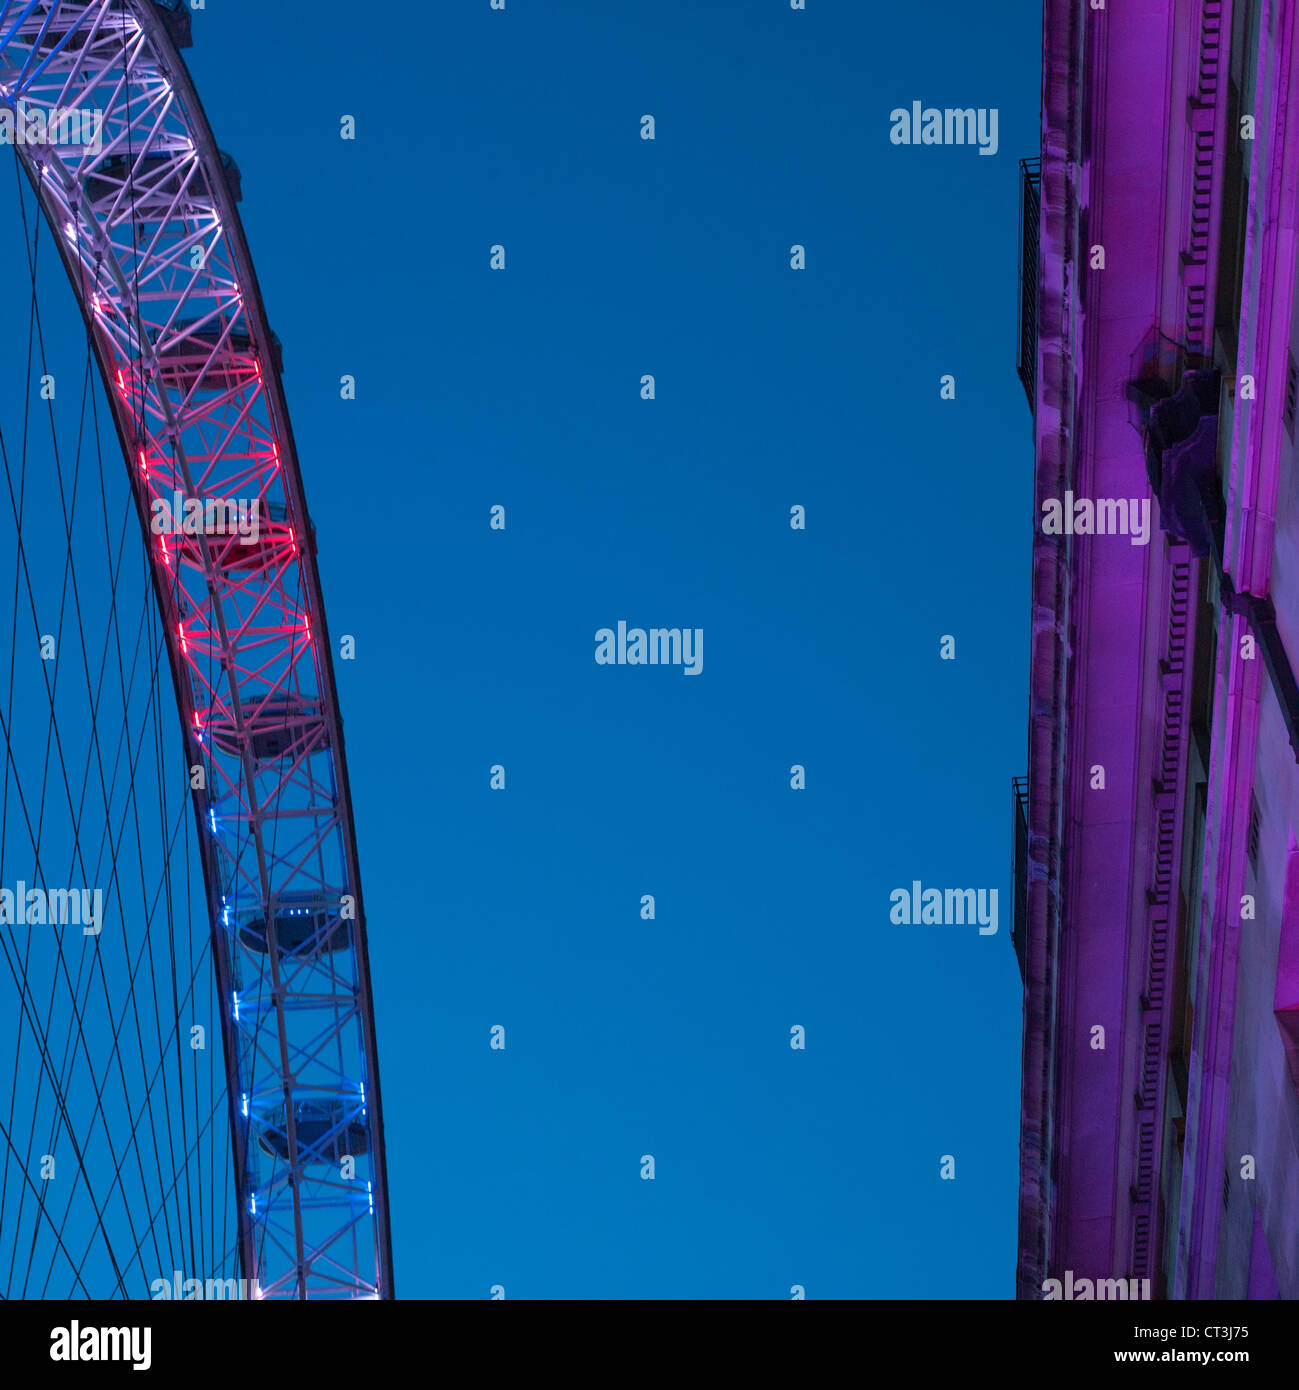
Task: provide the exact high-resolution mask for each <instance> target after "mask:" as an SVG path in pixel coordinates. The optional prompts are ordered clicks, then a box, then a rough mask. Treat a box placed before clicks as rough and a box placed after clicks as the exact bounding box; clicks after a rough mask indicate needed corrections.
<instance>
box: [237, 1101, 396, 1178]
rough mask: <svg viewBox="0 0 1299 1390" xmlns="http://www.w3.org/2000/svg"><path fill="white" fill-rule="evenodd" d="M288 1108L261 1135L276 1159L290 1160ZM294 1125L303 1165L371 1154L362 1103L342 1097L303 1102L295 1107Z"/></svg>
mask: <svg viewBox="0 0 1299 1390" xmlns="http://www.w3.org/2000/svg"><path fill="white" fill-rule="evenodd" d="M286 1115H287V1109H286V1107H285V1106H283V1105H281V1106H280V1109H279V1113H278V1115H277V1116H276V1117H275V1119H274V1121H273V1122H272V1124H271V1126H270V1127H268V1128H266V1129H263V1130H262V1131H261V1133H260V1134H258V1136H257V1142H258V1144H259V1145H260V1147H261V1149H262V1152H263V1153H267V1154H270V1156H271V1157H272V1158H282V1159H284V1160H285V1161H286V1162H287V1161H288V1157H289V1135H288V1126H287V1120H286ZM293 1126H294V1130H295V1132H296V1135H297V1140H298V1159H299V1161H300V1162H302V1163H338V1162H340V1161H341V1160H342V1159H344V1158H346V1157H347V1156H348V1155H349V1154H350V1155H351V1156H352V1157H353V1158H359V1157H361V1156H362V1155H363V1154H366V1153H368V1152H369V1149H370V1138H369V1134H368V1132H367V1130H366V1125H365V1121H364V1120H363V1119H362V1118H361V1107H360V1105H359V1104H358V1103H355V1102H353V1103H351V1104H349V1103H348V1102H347V1101H345V1100H341V1099H338V1098H336V1097H335V1098H330V1099H319V1100H300V1101H297V1102H295V1104H294V1106H293Z"/></svg>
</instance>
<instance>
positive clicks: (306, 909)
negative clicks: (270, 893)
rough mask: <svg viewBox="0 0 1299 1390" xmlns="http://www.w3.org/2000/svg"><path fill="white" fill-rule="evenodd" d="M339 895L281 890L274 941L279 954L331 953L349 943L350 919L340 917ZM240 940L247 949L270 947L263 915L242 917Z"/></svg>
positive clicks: (264, 949) (263, 952)
mask: <svg viewBox="0 0 1299 1390" xmlns="http://www.w3.org/2000/svg"><path fill="white" fill-rule="evenodd" d="M341 911H342V904H341V902H340V901H339V899H338V897H337V896H336V895H333V894H325V893H315V892H310V893H281V894H280V895H279V899H278V904H277V907H276V909H275V916H274V921H275V941H276V944H277V945H278V946H279V948H280V954H281V955H293V956H296V955H313V954H315V953H317V952H319V953H321V954H332V953H333V952H335V951H345V950H346V949H347V948H348V946H349V945H350V944H351V933H350V932H349V930H348V927H349V923H348V922H347V921H346V920H344V919H342V918H340V916H339V913H340V912H341ZM238 933H239V940H240V942H241V943H242V944H243V945H244V946H246V947H247V948H248V949H249V950H250V951H256V952H258V953H259V954H261V955H265V954H266V953H267V952H268V951H269V950H270V943H269V941H268V932H267V927H266V918H265V917H264V916H262V915H261V914H260V911H259V914H258V915H257V916H255V917H250V918H248V919H247V920H245V921H241V922H240V923H239V926H238Z"/></svg>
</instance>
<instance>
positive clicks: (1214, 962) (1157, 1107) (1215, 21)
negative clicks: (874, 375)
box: [1014, 0, 1299, 1299]
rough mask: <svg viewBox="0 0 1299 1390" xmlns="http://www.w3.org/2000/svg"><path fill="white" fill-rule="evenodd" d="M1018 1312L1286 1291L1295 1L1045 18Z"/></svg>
mask: <svg viewBox="0 0 1299 1390" xmlns="http://www.w3.org/2000/svg"><path fill="white" fill-rule="evenodd" d="M1043 11H1044V15H1043V88H1042V146H1041V155H1040V162H1039V161H1025V162H1024V164H1023V166H1022V191H1021V196H1022V199H1023V213H1024V216H1023V231H1022V239H1021V241H1022V254H1023V274H1022V279H1021V315H1020V318H1021V341H1020V375H1021V378H1022V379H1023V381H1024V384H1025V387H1026V390H1027V392H1028V396H1029V400H1030V403H1031V404H1032V407H1033V417H1034V434H1035V449H1036V461H1035V486H1034V541H1033V568H1032V624H1031V644H1032V649H1031V665H1030V671H1031V676H1030V682H1031V689H1030V706H1029V740H1028V759H1029V761H1028V769H1027V772H1028V775H1027V779H1026V783H1018V784H1017V786H1016V794H1015V799H1014V806H1015V823H1016V856H1015V859H1016V868H1015V874H1016V884H1015V888H1016V894H1015V896H1016V923H1015V932H1014V941H1015V946H1016V950H1017V953H1018V955H1019V958H1020V965H1021V969H1022V972H1023V975H1024V1049H1023V1063H1024V1070H1023V1094H1022V1119H1021V1145H1020V1211H1019V1268H1018V1281H1017V1287H1018V1295H1019V1297H1021V1298H1041V1297H1043V1296H1044V1292H1043V1291H1044V1286H1045V1285H1046V1282H1047V1281H1048V1280H1049V1279H1059V1280H1061V1281H1063V1280H1064V1279H1065V1278H1066V1275H1069V1276H1070V1277H1071V1278H1072V1279H1074V1280H1078V1279H1091V1280H1101V1279H1104V1280H1114V1279H1120V1278H1121V1279H1137V1280H1147V1279H1148V1280H1149V1281H1150V1284H1149V1287H1150V1289H1151V1290H1152V1295H1153V1296H1154V1297H1156V1298H1178V1299H1182V1298H1190V1299H1209V1298H1227V1299H1246V1298H1278V1297H1279V1298H1299V761H1297V758H1299V449H1297V447H1296V440H1297V439H1299V428H1297V426H1296V411H1297V409H1299V367H1297V365H1296V364H1297V363H1299V305H1297V303H1296V290H1297V285H1299V278H1297V276H1299V261H1297V255H1296V253H1297V250H1299V236H1297V231H1299V13H1297V11H1299V0H1044V3H1043Z"/></svg>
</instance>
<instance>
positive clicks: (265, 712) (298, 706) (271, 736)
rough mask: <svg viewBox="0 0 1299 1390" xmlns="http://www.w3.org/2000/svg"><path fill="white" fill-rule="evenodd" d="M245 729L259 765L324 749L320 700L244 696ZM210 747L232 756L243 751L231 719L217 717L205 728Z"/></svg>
mask: <svg viewBox="0 0 1299 1390" xmlns="http://www.w3.org/2000/svg"><path fill="white" fill-rule="evenodd" d="M243 705H244V727H245V728H246V729H247V730H248V731H249V732H250V733H251V735H252V753H253V757H254V758H255V759H256V760H257V761H258V762H259V763H269V762H278V761H279V760H280V759H281V758H284V757H288V756H289V755H290V754H291V753H298V754H300V753H302V752H304V751H306V750H307V749H311V748H318V749H319V750H320V751H323V750H324V748H325V747H326V744H325V741H324V739H323V738H318V737H317V735H318V734H320V733H321V732H322V731H323V729H324V726H325V715H324V708H323V706H322V705H321V702H320V701H319V700H314V699H309V698H307V697H306V696H303V695H282V696H276V697H274V698H272V699H269V700H264V701H261V700H258V699H257V697H256V696H247V695H245V696H244V699H243ZM207 728H208V732H209V733H210V735H211V738H212V742H213V744H214V745H215V746H216V747H217V748H219V749H220V750H221V751H222V752H223V753H228V754H229V755H230V756H231V757H235V758H237V757H239V755H240V754H241V753H242V751H243V744H242V742H241V741H240V738H239V734H238V731H237V730H236V728H235V724H234V720H233V719H231V718H230V717H229V716H228V715H218V716H217V717H216V718H215V719H213V720H212V722H211V723H210V724H209V725H208V726H207Z"/></svg>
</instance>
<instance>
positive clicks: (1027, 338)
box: [1017, 159, 1042, 415]
mask: <svg viewBox="0 0 1299 1390" xmlns="http://www.w3.org/2000/svg"><path fill="white" fill-rule="evenodd" d="M1041 184H1042V161H1041V160H1040V159H1021V160H1020V161H1019V350H1018V358H1019V361H1018V364H1017V365H1018V369H1019V379H1020V381H1022V382H1023V383H1024V390H1025V392H1026V393H1027V395H1028V403H1029V406H1030V407H1031V409H1032V411H1033V414H1034V415H1036V414H1037V284H1038V263H1037V252H1038V211H1039V208H1040V206H1041Z"/></svg>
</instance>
